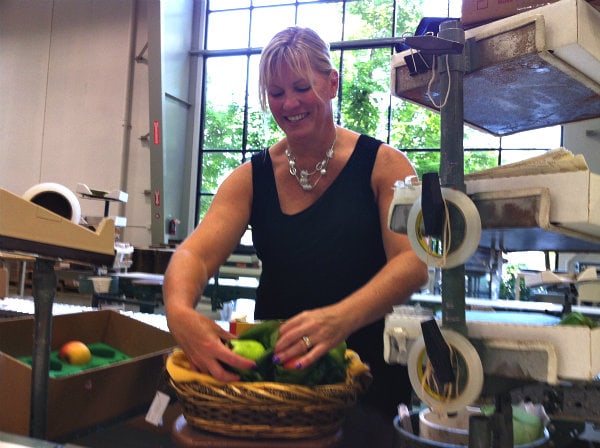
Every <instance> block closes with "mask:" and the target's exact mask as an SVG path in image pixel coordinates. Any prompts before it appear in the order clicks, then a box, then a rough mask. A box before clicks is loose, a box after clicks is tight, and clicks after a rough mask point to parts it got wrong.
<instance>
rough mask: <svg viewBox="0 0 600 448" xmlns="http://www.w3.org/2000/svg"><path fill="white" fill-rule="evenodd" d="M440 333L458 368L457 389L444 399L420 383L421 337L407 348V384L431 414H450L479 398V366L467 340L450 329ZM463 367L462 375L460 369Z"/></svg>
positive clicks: (423, 355) (422, 364) (422, 372)
mask: <svg viewBox="0 0 600 448" xmlns="http://www.w3.org/2000/svg"><path fill="white" fill-rule="evenodd" d="M441 332H442V336H443V337H444V340H445V341H446V344H448V346H449V347H450V348H451V351H452V352H453V353H454V354H455V357H456V359H457V360H458V363H459V366H461V367H460V368H458V370H457V371H456V372H455V373H456V377H457V379H458V383H459V389H460V390H458V391H455V393H454V394H452V396H450V397H446V396H443V395H440V394H438V393H437V392H436V391H434V390H433V389H432V388H431V387H430V386H429V385H428V384H427V383H426V381H424V377H425V362H426V360H427V352H426V347H425V340H424V339H423V336H420V337H419V339H417V340H416V341H415V342H414V343H413V344H412V345H411V347H410V349H409V353H408V361H407V368H408V376H409V378H410V383H411V385H412V387H413V389H414V391H415V393H416V394H417V396H418V397H419V398H420V399H421V400H422V401H423V402H424V403H425V404H427V406H429V407H430V408H431V409H433V410H434V411H437V412H446V413H448V414H451V413H454V412H458V411H460V410H461V409H464V408H465V407H466V406H469V405H471V404H473V403H474V402H475V401H476V400H477V399H478V398H479V395H480V394H481V389H482V387H483V379H484V378H483V366H482V364H481V358H480V357H479V354H478V353H477V350H475V347H473V344H471V342H469V340H468V339H467V338H465V337H464V336H462V335H461V334H459V333H457V332H455V331H452V330H447V329H443V328H442V329H441ZM465 367H466V372H465V371H464V370H462V369H464V368H465ZM455 370H456V367H455Z"/></svg>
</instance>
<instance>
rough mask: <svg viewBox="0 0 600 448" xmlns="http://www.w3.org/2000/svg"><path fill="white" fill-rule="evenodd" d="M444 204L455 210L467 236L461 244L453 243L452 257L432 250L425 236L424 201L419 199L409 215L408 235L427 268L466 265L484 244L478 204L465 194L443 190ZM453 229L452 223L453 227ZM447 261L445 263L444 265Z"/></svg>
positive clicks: (449, 189)
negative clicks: (459, 215)
mask: <svg viewBox="0 0 600 448" xmlns="http://www.w3.org/2000/svg"><path fill="white" fill-rule="evenodd" d="M442 197H443V198H444V200H445V201H446V202H447V203H449V206H450V204H451V205H453V206H454V207H456V209H457V210H458V211H459V213H460V214H461V215H462V217H463V219H464V221H465V232H464V237H463V239H462V241H460V242H458V244H456V242H453V244H452V245H453V246H455V248H453V249H452V250H450V251H449V253H447V254H445V257H444V256H443V255H439V254H436V253H433V252H431V251H430V250H429V244H428V241H427V240H426V239H425V236H424V235H423V231H422V229H423V212H422V210H421V199H420V198H419V199H417V200H416V201H415V203H414V204H413V206H412V208H411V209H410V212H409V214H408V220H407V224H406V226H407V234H408V239H409V241H410V244H411V246H412V248H413V250H414V251H415V253H416V254H417V256H418V257H419V258H420V259H421V260H423V261H424V262H425V263H427V264H428V265H431V264H433V265H434V266H436V267H442V268H453V267H456V266H458V265H460V264H463V263H464V262H465V261H467V260H468V259H469V258H471V256H472V255H473V254H474V253H475V251H476V250H477V247H478V246H479V241H480V240H481V218H480V217H479V212H478V211H477V207H475V204H474V203H473V201H472V200H471V198H469V196H467V195H466V194H464V193H462V192H460V191H458V190H453V189H451V188H442ZM450 226H452V223H450ZM444 259H445V263H443V261H444Z"/></svg>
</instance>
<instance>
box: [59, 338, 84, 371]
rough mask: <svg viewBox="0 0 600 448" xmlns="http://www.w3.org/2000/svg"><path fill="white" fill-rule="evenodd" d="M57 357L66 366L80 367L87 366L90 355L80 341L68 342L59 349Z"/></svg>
mask: <svg viewBox="0 0 600 448" xmlns="http://www.w3.org/2000/svg"><path fill="white" fill-rule="evenodd" d="M58 357H59V358H60V359H62V360H63V361H65V362H66V363H68V364H72V365H74V366H82V365H85V364H89V362H90V361H91V360H92V353H91V352H90V349H89V347H88V346H87V345H85V344H84V343H83V342H81V341H69V342H67V343H65V344H63V346H62V347H61V348H60V350H59V351H58Z"/></svg>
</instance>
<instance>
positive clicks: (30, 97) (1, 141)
mask: <svg viewBox="0 0 600 448" xmlns="http://www.w3.org/2000/svg"><path fill="white" fill-rule="evenodd" d="M146 42H147V23H146V11H145V8H144V2H135V1H134V0H54V1H51V0H3V1H2V2H0V98H2V107H0V153H1V156H0V187H2V188H5V189H7V190H9V191H11V192H13V193H15V194H23V193H24V192H25V191H26V190H27V189H28V188H30V187H31V186H33V185H35V184H37V183H40V182H57V183H60V184H63V185H65V186H66V187H68V188H70V189H72V190H73V191H75V189H76V186H77V183H79V182H81V183H85V184H87V185H88V186H89V187H90V188H96V189H103V190H114V189H121V190H124V191H126V192H128V193H129V201H128V203H127V204H126V206H123V205H120V204H118V203H113V204H112V205H111V206H110V214H112V215H123V216H126V217H127V219H128V227H127V229H126V231H125V232H124V239H125V240H126V241H129V242H131V243H133V244H135V245H146V244H148V243H149V241H150V231H149V226H150V224H149V215H150V211H149V210H150V206H149V197H148V196H147V195H145V194H144V191H145V190H149V188H150V169H149V153H148V148H147V145H146V144H145V143H144V142H143V141H142V140H140V137H141V136H143V135H145V134H147V133H148V79H147V65H146V64H144V63H136V62H135V61H134V58H135V56H136V55H138V54H142V53H143V49H144V46H145V45H146ZM80 202H81V207H82V214H83V215H84V216H86V215H88V216H101V215H102V214H103V208H104V203H103V202H102V201H91V200H85V199H81V200H80Z"/></svg>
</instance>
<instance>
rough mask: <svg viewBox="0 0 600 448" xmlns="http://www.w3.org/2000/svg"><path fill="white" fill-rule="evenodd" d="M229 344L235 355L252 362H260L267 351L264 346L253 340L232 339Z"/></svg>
mask: <svg viewBox="0 0 600 448" xmlns="http://www.w3.org/2000/svg"><path fill="white" fill-rule="evenodd" d="M229 344H230V346H231V350H233V353H236V354H238V355H240V356H243V357H244V358H248V359H251V360H252V361H258V360H259V359H260V358H261V357H262V356H263V355H264V354H265V351H266V349H265V346H264V345H262V344H261V343H260V342H258V341H255V340H252V339H232V340H231V341H229Z"/></svg>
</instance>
